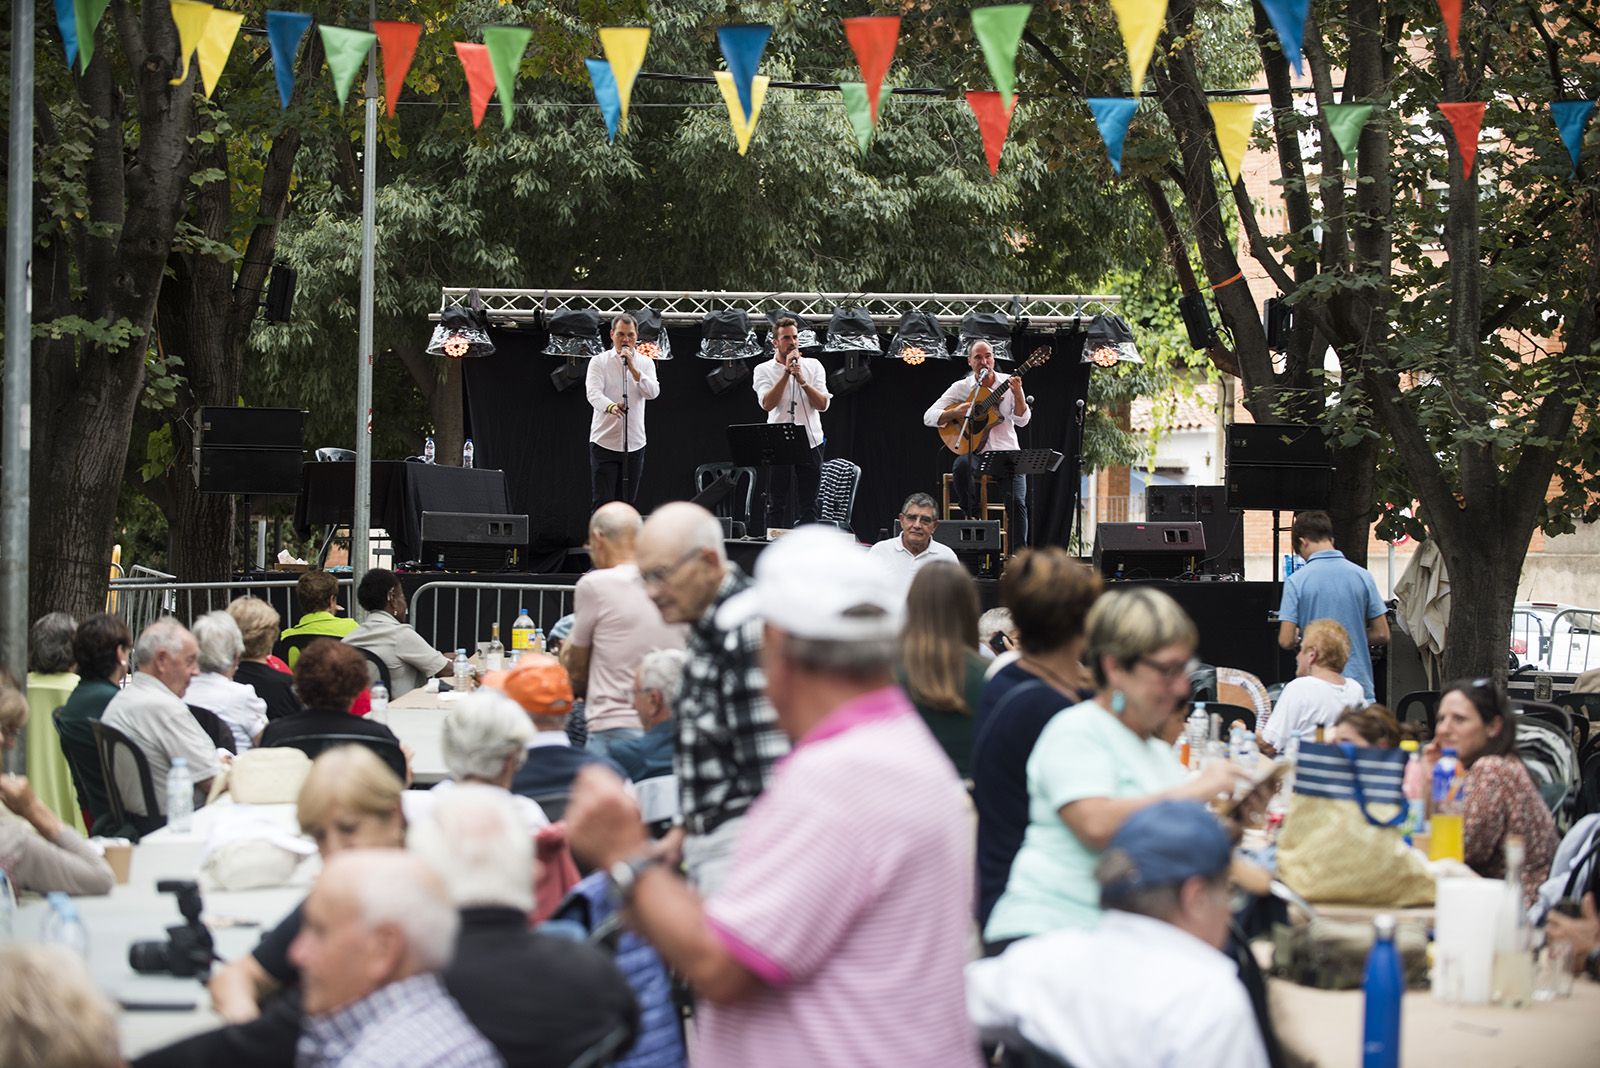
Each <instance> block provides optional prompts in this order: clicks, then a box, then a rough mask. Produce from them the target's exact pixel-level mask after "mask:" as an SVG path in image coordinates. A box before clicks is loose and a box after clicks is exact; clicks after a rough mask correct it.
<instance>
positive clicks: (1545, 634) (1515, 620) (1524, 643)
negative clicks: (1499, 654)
mask: <svg viewBox="0 0 1600 1068" xmlns="http://www.w3.org/2000/svg"><path fill="white" fill-rule="evenodd" d="M1511 652H1512V653H1513V654H1515V655H1516V658H1517V663H1518V664H1530V665H1533V666H1534V667H1537V668H1539V669H1541V670H1544V669H1548V667H1549V665H1550V632H1549V630H1547V629H1546V627H1545V622H1544V617H1543V616H1541V615H1539V614H1538V613H1537V612H1532V611H1529V610H1528V609H1526V608H1518V609H1516V610H1514V611H1513V612H1512V613H1511Z"/></svg>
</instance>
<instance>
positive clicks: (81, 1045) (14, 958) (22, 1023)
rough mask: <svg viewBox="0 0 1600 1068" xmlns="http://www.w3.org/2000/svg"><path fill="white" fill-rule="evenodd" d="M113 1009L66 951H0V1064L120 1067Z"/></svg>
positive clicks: (82, 963) (81, 963) (57, 948)
mask: <svg viewBox="0 0 1600 1068" xmlns="http://www.w3.org/2000/svg"><path fill="white" fill-rule="evenodd" d="M118 1045H119V1042H118V1036H117V1017H116V1010H115V1009H113V1008H112V1006H111V1002H110V1001H108V1000H107V999H106V996H105V995H104V994H102V993H101V992H100V990H99V989H98V988H97V987H96V985H95V981H94V977H93V976H91V975H90V974H89V966H88V964H87V962H85V961H84V959H83V958H82V957H80V956H78V955H77V954H76V953H74V952H72V951H71V950H69V949H67V948H66V947H65V946H29V945H15V946H5V947H3V948H0V1064H5V1065H14V1066H18V1068H32V1066H35V1065H38V1066H46V1065H73V1066H74V1068H118V1066H119V1065H122V1064H124V1063H126V1062H124V1061H123V1059H122V1053H121V1051H120V1050H119V1048H118Z"/></svg>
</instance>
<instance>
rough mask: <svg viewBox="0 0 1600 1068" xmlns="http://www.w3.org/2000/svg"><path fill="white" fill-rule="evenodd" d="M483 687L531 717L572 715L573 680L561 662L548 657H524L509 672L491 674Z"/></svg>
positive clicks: (539, 654)
mask: <svg viewBox="0 0 1600 1068" xmlns="http://www.w3.org/2000/svg"><path fill="white" fill-rule="evenodd" d="M483 684H484V685H485V686H492V687H494V688H495V689H496V690H499V691H500V692H501V693H503V694H505V695H506V696H507V697H509V698H511V699H512V700H513V701H515V702H516V703H517V704H519V705H521V706H522V707H523V710H524V711H526V712H527V713H528V714H529V715H531V716H564V715H566V714H567V713H568V712H571V711H572V680H571V679H569V678H568V677H567V669H566V668H564V667H562V666H561V661H559V660H557V659H556V658H555V657H553V656H550V655H549V654H547V653H533V654H524V655H523V657H522V659H521V660H520V661H518V662H517V666H516V667H514V668H512V669H511V670H510V671H491V672H489V673H488V674H487V675H485V676H484V677H483Z"/></svg>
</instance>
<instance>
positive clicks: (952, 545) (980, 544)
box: [895, 519, 1000, 556]
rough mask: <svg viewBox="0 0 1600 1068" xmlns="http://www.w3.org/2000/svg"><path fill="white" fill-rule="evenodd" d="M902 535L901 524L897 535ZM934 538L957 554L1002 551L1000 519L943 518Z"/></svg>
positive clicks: (897, 526) (897, 525)
mask: <svg viewBox="0 0 1600 1068" xmlns="http://www.w3.org/2000/svg"><path fill="white" fill-rule="evenodd" d="M899 535H900V528H899V524H896V525H895V536H896V537H898V536H899ZM933 540H934V541H936V542H938V543H939V544H940V545H943V546H945V547H946V548H948V549H950V550H951V551H953V552H954V553H955V554H956V555H957V556H977V555H981V554H983V553H998V552H999V551H1000V523H999V521H998V520H990V521H982V520H977V519H941V520H940V521H939V525H938V527H937V528H935V530H934V532H933Z"/></svg>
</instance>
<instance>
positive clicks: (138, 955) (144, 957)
mask: <svg viewBox="0 0 1600 1068" xmlns="http://www.w3.org/2000/svg"><path fill="white" fill-rule="evenodd" d="M128 966H129V967H130V968H132V969H133V970H134V971H136V972H138V973H139V974H140V975H155V974H164V973H166V972H170V971H171V970H172V963H171V960H170V957H169V955H168V953H167V943H166V942H135V943H133V944H132V945H130V946H129V947H128Z"/></svg>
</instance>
